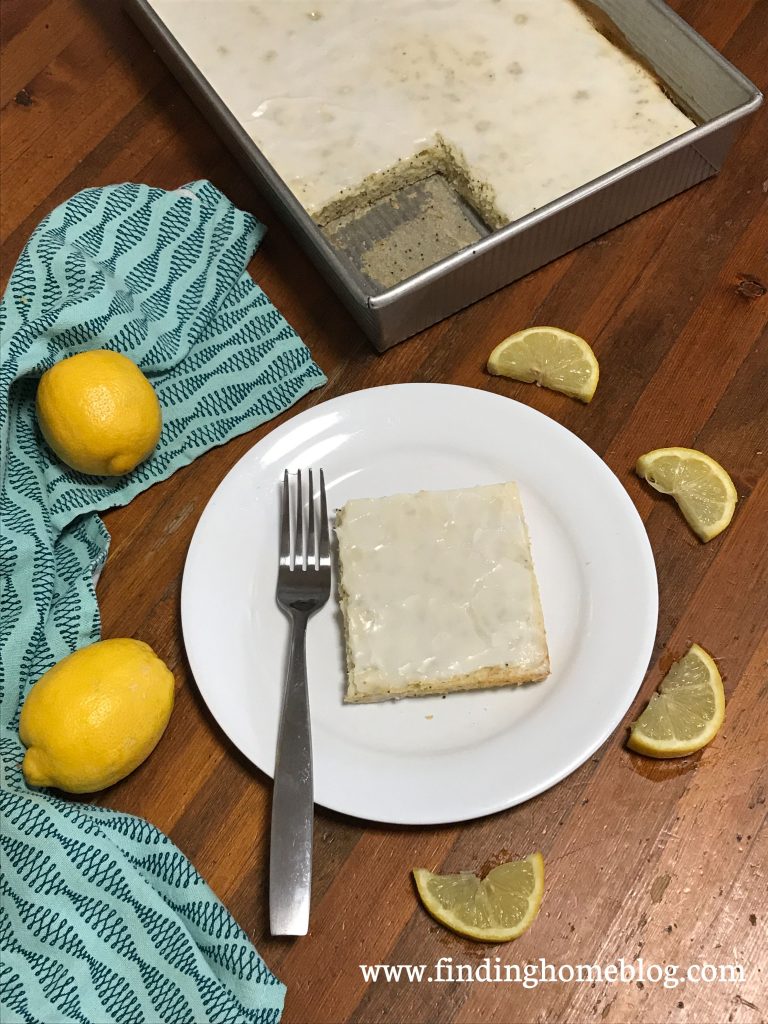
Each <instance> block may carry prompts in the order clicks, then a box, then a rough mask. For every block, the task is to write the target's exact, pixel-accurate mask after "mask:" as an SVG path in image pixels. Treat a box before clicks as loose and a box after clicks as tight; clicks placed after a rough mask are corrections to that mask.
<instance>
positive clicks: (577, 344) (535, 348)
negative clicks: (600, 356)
mask: <svg viewBox="0 0 768 1024" xmlns="http://www.w3.org/2000/svg"><path fill="white" fill-rule="evenodd" d="M488 372H489V373H492V374H495V375H496V376H499V377H511V378H512V379H513V380H521V381H524V382H525V383H527V384H540V385H541V386H542V387H545V388H550V389H551V390H552V391H561V392H562V393H563V394H564V395H569V396H570V397H571V398H578V399H580V401H582V402H591V401H592V396H593V395H594V393H595V388H596V387H597V381H598V378H599V377H600V367H599V365H598V362H597V359H596V358H595V353H594V352H593V351H592V349H591V348H590V347H589V345H588V344H587V343H586V341H584V339H583V338H580V337H579V336H578V334H571V333H570V332H569V331H564V330H562V329H561V328H560V327H527V328H526V329H525V330H524V331H518V332H517V334H513V335H511V337H509V338H506V339H505V340H504V341H502V342H501V343H500V344H499V345H497V346H496V348H495V349H494V350H493V352H491V354H490V356H489V357H488Z"/></svg>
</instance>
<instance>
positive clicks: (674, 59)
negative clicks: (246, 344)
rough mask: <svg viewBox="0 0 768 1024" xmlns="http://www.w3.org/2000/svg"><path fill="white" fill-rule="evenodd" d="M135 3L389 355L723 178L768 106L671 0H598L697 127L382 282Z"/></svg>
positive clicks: (144, 3) (133, 3)
mask: <svg viewBox="0 0 768 1024" xmlns="http://www.w3.org/2000/svg"><path fill="white" fill-rule="evenodd" d="M124 2H125V6H126V8H127V10H128V11H129V13H130V14H131V16H132V17H133V18H134V20H135V21H136V23H137V24H138V25H139V27H140V28H141V30H142V31H143V32H144V33H145V35H146V36H147V37H148V39H149V41H150V42H151V43H152V45H153V46H154V47H155V48H156V49H157V51H158V53H159V54H160V55H161V56H162V57H163V59H164V60H165V61H166V63H167V64H168V66H169V67H170V69H171V70H172V71H173V73H174V74H175V75H176V77H177V78H178V79H179V81H180V82H181V84H182V85H183V86H184V87H185V89H186V90H187V91H188V92H189V94H190V95H191V97H192V98H193V100H194V101H195V102H196V104H197V105H198V106H199V107H200V109H201V110H202V112H203V113H204V114H205V116H206V117H207V118H208V119H209V121H210V122H211V124H212V125H213V127H214V128H215V129H216V131H217V132H218V133H219V135H220V136H221V138H222V140H223V141H224V142H225V143H226V145H227V146H228V147H229V148H230V149H231V150H232V151H233V152H234V154H235V156H236V157H237V158H238V159H239V160H240V162H241V163H242V164H243V166H244V167H245V169H246V170H247V171H248V172H249V173H250V175H251V176H252V177H253V179H254V180H255V182H256V183H257V185H258V186H259V188H260V190H261V191H262V192H263V193H264V194H265V195H266V197H267V198H268V200H269V201H270V202H271V203H272V204H273V206H274V207H275V208H276V210H277V211H278V212H279V214H280V215H281V216H282V218H283V220H284V221H285V222H286V223H287V225H288V227H289V228H290V229H291V230H292V231H293V233H294V234H295V235H296V237H297V238H298V240H299V242H300V243H301V245H302V247H303V248H304V249H305V250H306V252H307V253H308V254H309V256H310V258H311V259H312V260H313V262H314V263H315V264H316V265H317V267H318V268H319V269H320V271H321V272H322V273H323V275H324V276H325V277H326V279H327V280H328V282H329V283H330V284H331V286H332V287H333V288H334V290H335V291H336V292H337V293H338V294H339V296H340V297H341V299H342V301H343V302H344V304H345V305H346V306H347V308H348V309H349V311H350V312H351V314H352V316H353V317H354V318H355V320H356V321H357V322H358V323H359V324H360V326H361V327H362V329H363V330H364V331H365V333H366V335H367V336H368V337H369V338H370V340H371V342H372V343H373V345H374V347H375V348H376V349H378V350H379V351H384V350H386V349H388V348H390V347H391V346H392V345H395V344H396V343H397V342H400V341H403V340H404V339H406V338H408V337H410V336H411V335H413V334H416V333H417V332H418V331H421V330H423V329H424V328H426V327H429V326H430V325H431V324H434V323H436V322H437V321H439V320H442V319H443V318H445V317H447V316H450V315H451V314H452V313H455V312H456V311H457V310H459V309H463V308H464V307H465V306H468V305H470V304H471V303H473V302H476V301H477V300H478V299H481V298H484V297H485V296H486V295H489V294H490V293H491V292H494V291H496V290H497V289H498V288H502V287H503V286H504V285H507V284H510V283H511V282H512V281H515V280H517V279H518V278H520V277H522V276H523V275H525V274H527V273H529V272H530V271H532V270H535V269H536V268H537V267H540V266H542V265H543V264H545V263H548V262H549V261H550V260H553V259H556V258H557V257H558V256H562V255H563V254H564V253H566V252H568V251H569V250H571V249H574V248H576V247H577V246H579V245H582V244H583V243H584V242H588V241H590V240H591V239H593V238H595V237H597V236H598V235H600V234H602V233H603V232H605V231H608V230H609V229H610V228H613V227H616V226H617V225H619V224H622V223H624V221H627V220H629V219H630V218H632V217H635V216H636V215H637V214H639V213H643V212H644V211H645V210H648V209H650V208H651V207H652V206H656V205H657V204H658V203H661V202H663V201H664V200H665V199H669V198H670V197H671V196H674V195H677V194H678V193H679V192H682V191H683V190H684V189H687V188H690V187H691V186H692V185H696V184H698V183H699V182H701V181H703V180H704V179H706V178H709V177H711V176H712V175H714V174H716V173H717V172H718V171H719V170H720V168H721V167H722V164H723V161H724V159H725V157H726V154H727V152H728V150H729V149H730V147H731V144H732V142H733V140H734V138H735V134H736V131H737V129H738V127H739V122H740V121H741V120H742V118H744V117H746V116H747V115H748V114H750V113H752V112H753V111H755V110H756V109H757V108H758V107H759V106H760V103H761V102H762V95H761V93H760V91H759V90H758V89H757V88H756V87H755V86H754V85H753V84H752V83H751V82H750V81H749V80H748V79H747V78H745V77H744V75H742V74H741V73H740V72H739V71H737V70H736V68H734V67H733V65H731V64H729V63H728V61H726V60H725V58H724V57H722V56H721V55H720V54H719V53H718V52H717V51H716V50H714V49H713V48H712V47H711V46H710V45H709V44H708V43H707V42H706V41H705V40H704V39H702V38H701V36H699V35H698V34H697V33H696V32H694V30H693V29H692V28H691V27H690V26H689V25H688V24H687V23H686V22H685V21H683V20H682V19H681V18H680V17H679V16H678V15H677V14H675V13H674V12H673V11H672V10H671V9H670V8H669V7H668V6H667V5H666V3H664V2H663V0H589V5H590V6H591V7H592V8H593V10H595V11H596V12H597V13H598V14H599V15H600V17H601V18H602V19H607V22H608V23H609V24H610V25H611V26H613V27H614V28H615V30H616V32H617V34H618V35H619V36H620V37H621V38H622V40H623V42H624V44H625V45H626V46H628V47H629V48H630V49H631V50H632V51H633V53H634V54H636V55H637V57H638V59H639V60H640V61H641V62H642V63H643V64H644V65H645V66H646V67H648V68H649V69H650V70H652V71H653V72H654V74H655V75H656V76H657V78H658V80H659V81H660V82H661V84H662V86H663V87H664V89H665V90H666V91H667V93H668V94H669V95H670V96H671V97H672V98H673V99H674V100H675V102H676V103H677V104H678V106H680V107H681V109H682V110H683V111H684V112H686V113H687V114H688V115H689V116H690V117H691V119H692V120H693V121H694V122H695V125H696V127H695V128H693V129H691V130H689V131H687V132H686V133H684V134H683V135H680V136H678V137H677V138H675V139H672V140H671V141H670V142H667V143H664V144H663V145H661V146H657V147H656V148H655V149H653V150H651V151H650V152H649V153H646V154H644V155H642V156H640V157H637V158H636V159H634V160H631V161H630V162H629V163H626V164H624V165H623V166H621V167H619V168H617V169H616V170H613V171H610V172H609V173H607V174H603V175H601V176H600V177H599V178H596V179H595V180H594V181H591V182H589V183H587V184H586V185H583V186H581V187H580V188H577V189H575V190H574V191H572V192H569V193H568V194H567V195H564V196H562V197H561V198H559V199H556V200H554V201H552V202H550V203H547V204H546V205H545V206H542V207H541V208H540V209H538V210H535V211H534V212H533V213H530V214H528V215H527V216H525V217H522V218H520V219H519V220H516V221H514V222H512V223H511V224H508V225H506V226H505V227H503V228H500V229H499V230H497V231H487V233H484V236H483V237H479V238H478V240H477V241H475V242H473V243H472V244H470V245H468V246H466V247H465V248H463V249H461V250H460V251H459V252H456V253H454V254H453V255H450V256H448V257H446V258H445V259H442V260H440V261H439V262H436V263H434V264H433V265H432V266H429V267H427V268H426V269H423V270H420V271H418V272H417V273H415V274H413V275H412V276H410V277H408V278H407V279H406V280H403V281H402V282H401V283H398V284H396V285H394V286H393V287H390V288H385V289H383V290H382V289H381V288H377V287H376V286H375V285H374V284H372V283H371V282H370V281H369V280H368V279H366V277H365V275H364V274H363V273H361V271H360V269H359V267H356V266H355V263H354V260H352V259H350V257H349V252H348V251H347V252H345V251H343V250H342V249H341V248H340V247H338V246H336V245H334V244H332V242H331V241H330V239H329V237H327V235H326V234H325V233H324V232H323V230H321V228H320V227H318V225H317V224H316V223H315V221H314V220H313V219H312V218H311V217H310V216H309V214H308V213H307V212H306V211H305V210H304V208H303V207H302V205H301V203H300V202H299V201H298V199H296V197H295V196H294V195H293V193H292V192H291V190H290V189H289V187H288V186H287V185H286V184H285V182H284V181H283V180H282V179H281V178H280V176H279V175H278V174H277V173H276V171H275V170H274V168H273V167H272V166H271V165H270V163H269V161H268V160H267V159H266V157H265V156H264V154H263V153H262V152H261V151H260V150H259V148H258V147H257V146H256V144H255V143H254V142H253V140H252V139H251V138H250V137H249V135H248V134H247V132H246V131H245V129H244V128H243V127H242V126H241V125H240V124H239V123H238V122H237V120H236V119H235V117H234V115H233V114H232V112H231V111H230V110H229V109H228V107H227V106H226V105H225V104H224V103H223V101H222V100H221V98H220V97H219V96H218V94H217V93H216V92H215V91H214V89H213V88H212V87H211V85H210V84H209V83H208V81H207V80H206V78H205V77H204V76H203V74H202V72H201V71H200V70H199V68H198V67H197V66H196V65H195V64H194V62H193V61H192V60H191V59H190V58H189V56H188V55H187V54H186V52H185V51H184V49H183V48H182V47H181V45H180V44H179V42H178V41H177V40H176V38H175V37H174V36H173V35H172V33H171V32H170V31H169V29H168V28H167V26H166V25H165V24H164V22H163V21H162V20H161V18H160V17H158V15H157V14H156V12H155V11H154V10H153V8H152V7H151V6H150V3H149V2H148V0H124Z"/></svg>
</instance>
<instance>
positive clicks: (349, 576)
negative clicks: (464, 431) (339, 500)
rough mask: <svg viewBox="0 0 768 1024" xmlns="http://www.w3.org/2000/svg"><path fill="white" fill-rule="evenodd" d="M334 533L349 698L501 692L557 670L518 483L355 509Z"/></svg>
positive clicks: (370, 502) (342, 515)
mask: <svg viewBox="0 0 768 1024" xmlns="http://www.w3.org/2000/svg"><path fill="white" fill-rule="evenodd" d="M336 533H337V536H338V540H339V562H340V566H341V583H340V591H341V600H342V608H343V612H344V619H345V629H346V639H347V653H348V675H349V688H348V692H347V700H351V701H365V700H382V699H387V698H389V697H401V696H408V695H412V694H416V693H429V692H446V691H448V690H458V689H475V688H478V687H484V686H498V685H504V684H506V683H518V682H524V681H528V680H533V679H540V678H542V677H543V676H545V675H546V674H547V673H548V671H549V662H548V654H547V643H546V634H545V631H544V622H543V618H542V614H541V606H540V602H539V593H538V587H537V584H536V577H535V574H534V570H533V563H532V560H531V553H530V547H529V543H528V534H527V530H526V525H525V520H524V518H523V510H522V506H521V504H520V498H519V495H518V490H517V486H516V485H515V484H514V483H506V484H496V485H491V486H486V487H473V488H468V489H465V490H456V491H420V492H419V493H417V494H403V495H395V496H392V497H387V498H370V499H359V500H353V501H349V502H348V503H347V504H346V505H345V506H344V508H343V509H342V510H341V511H340V512H339V515H338V519H337V526H336Z"/></svg>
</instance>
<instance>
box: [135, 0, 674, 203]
mask: <svg viewBox="0 0 768 1024" xmlns="http://www.w3.org/2000/svg"><path fill="white" fill-rule="evenodd" d="M151 2H152V5H153V6H154V8H155V9H156V11H157V12H158V14H159V15H160V17H161V18H162V19H163V20H164V21H165V23H166V24H167V25H168V27H169V28H170V29H171V31H172V32H173V34H174V35H175V36H176V38H177V39H178V41H179V42H180V43H181V45H182V46H183V47H184V48H185V50H186V51H187V53H188V54H189V56H190V57H191V58H192V60H193V61H194V62H195V63H196V64H197V65H198V67H199V68H200V69H201V70H202V72H203V73H204V74H205V75H206V77H207V79H208V80H209V82H210V83H211V85H212V86H213V87H214V89H215V90H216V91H217V92H218V94H219V95H220V97H221V98H222V99H223V101H224V102H225V103H226V104H227V106H228V107H229V108H230V109H231V110H232V112H233V113H234V115H235V117H236V118H237V119H238V121H239V122H240V123H241V124H242V125H244V127H245V128H246V130H247V131H248V133H249V134H250V135H251V137H252V138H253V139H254V141H255V142H256V143H257V145H258V146H259V147H260V148H261V149H262V151H263V152H264V154H265V155H266V157H267V159H268V160H269V161H270V162H271V163H272V165H273V166H274V167H275V169H276V170H277V172H278V173H279V174H280V175H281V177H282V178H283V179H284V180H285V181H286V182H287V184H288V185H289V186H290V188H291V189H292V190H293V192H294V193H295V195H296V196H297V197H298V198H299V200H300V201H301V203H302V204H303V205H304V207H305V208H306V209H307V210H308V211H309V212H310V213H311V214H313V215H318V214H319V213H320V212H321V211H322V210H323V208H324V207H325V206H327V205H328V204H329V203H330V202H332V201H333V200H335V199H337V198H338V197H339V195H340V194H341V193H343V192H344V191H345V190H355V189H356V188H358V187H359V186H360V185H361V183H362V182H363V181H364V179H366V178H367V177H368V176H369V175H372V174H378V173H381V172H383V171H386V170H388V169H391V168H392V167H393V166H394V165H396V164H397V163H398V161H401V160H407V159H409V158H411V157H413V156H414V155H415V154H417V153H419V152H421V151H423V150H424V149H429V148H430V147H431V146H433V145H434V144H435V141H436V139H437V137H438V136H440V137H442V138H444V139H445V140H446V141H447V143H448V145H449V147H450V148H451V149H452V150H453V151H454V152H455V153H457V154H458V155H459V157H460V158H462V159H463V161H464V163H465V164H466V165H467V166H468V168H469V171H470V174H471V177H472V179H473V180H475V181H476V182H479V183H481V184H482V185H483V186H484V187H485V189H486V191H487V192H488V193H489V194H490V195H491V196H492V198H493V205H494V207H495V209H496V210H497V211H498V213H499V220H500V222H505V221H510V220H515V219H517V218H519V217H520V216H522V215H524V214H526V213H529V212H530V211H531V210H534V209H536V208H538V207H540V206H542V205H544V204H545V203H547V202H549V201H550V200H552V199H554V198H557V197H558V196H562V195H564V194H565V193H567V192H569V191H571V190H572V189H574V188H576V187H578V186H579V185H583V184H585V183H586V182H588V181H591V180H593V179H594V178H596V177H598V176H599V175H600V174H603V173H604V172H606V171H609V170H612V169H614V168H616V167H618V166H620V165H621V164H623V163H625V162H626V161H628V160H630V159H632V158H633V157H636V156H638V155H640V154H642V153H645V152H648V151H649V150H651V149H653V148H654V147H655V146H658V145H659V144H661V143H662V142H665V141H668V140H669V139H671V138H674V137H675V136H677V135H680V134H681V133H683V132H685V131H687V130H688V129H689V128H691V127H693V123H692V122H691V121H690V120H689V119H688V118H687V117H686V116H685V115H684V114H683V113H682V112H681V111H680V110H678V109H677V107H676V106H675V105H674V104H673V103H672V101H671V100H670V99H668V98H667V97H666V96H665V95H664V93H663V92H662V91H661V89H660V88H659V86H658V84H657V82H656V81H655V79H654V78H653V76H652V75H651V74H649V73H648V72H647V71H645V70H644V69H643V68H642V67H641V66H640V64H638V63H636V62H635V61H634V60H632V59H631V58H630V57H629V56H627V55H626V54H625V53H623V52H622V51H621V50H620V49H618V48H617V47H616V46H614V45H613V44H612V43H610V42H609V41H608V40H607V39H606V38H605V37H604V36H603V35H601V34H600V33H599V32H598V31H597V29H596V28H595V27H594V26H593V25H592V24H591V22H590V21H589V19H588V18H587V17H586V15H585V14H584V13H583V12H582V11H581V10H580V9H579V8H578V7H577V6H576V4H575V3H574V2H573V0H472V2H471V3H467V2H466V0H387V2H386V3H382V2H381V0H256V2H252V3H249V2H238V0H151Z"/></svg>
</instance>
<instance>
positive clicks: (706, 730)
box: [627, 644, 725, 757]
mask: <svg viewBox="0 0 768 1024" xmlns="http://www.w3.org/2000/svg"><path fill="white" fill-rule="evenodd" d="M724 718H725V693H724V691H723V681H722V679H721V678H720V673H719V672H718V670H717V665H716V664H715V662H714V661H713V659H712V658H711V657H710V655H709V654H707V652H706V651H705V650H704V649H703V648H702V647H699V645H698V644H693V645H692V647H691V649H690V650H689V651H688V653H687V654H686V655H685V656H684V657H682V658H681V659H680V661H676V662H675V664H674V665H673V666H672V668H671V669H670V670H669V672H667V674H666V675H665V676H664V678H663V679H662V681H661V684H660V685H659V688H658V690H657V691H656V693H654V695H653V696H652V697H651V699H650V702H649V703H648V707H647V708H646V709H645V711H644V712H643V713H642V715H640V717H639V718H638V720H637V721H636V722H635V723H634V725H633V726H632V727H631V731H630V734H629V739H628V741H627V746H628V747H629V748H630V750H634V751H635V752H636V753H638V754H647V755H648V757H684V756H685V755H686V754H693V753H695V751H697V750H701V748H702V747H705V746H706V745H707V743H709V742H710V740H712V739H714V737H715V735H716V734H717V731H718V729H719V728H720V726H721V725H722V724H723V719H724Z"/></svg>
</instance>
